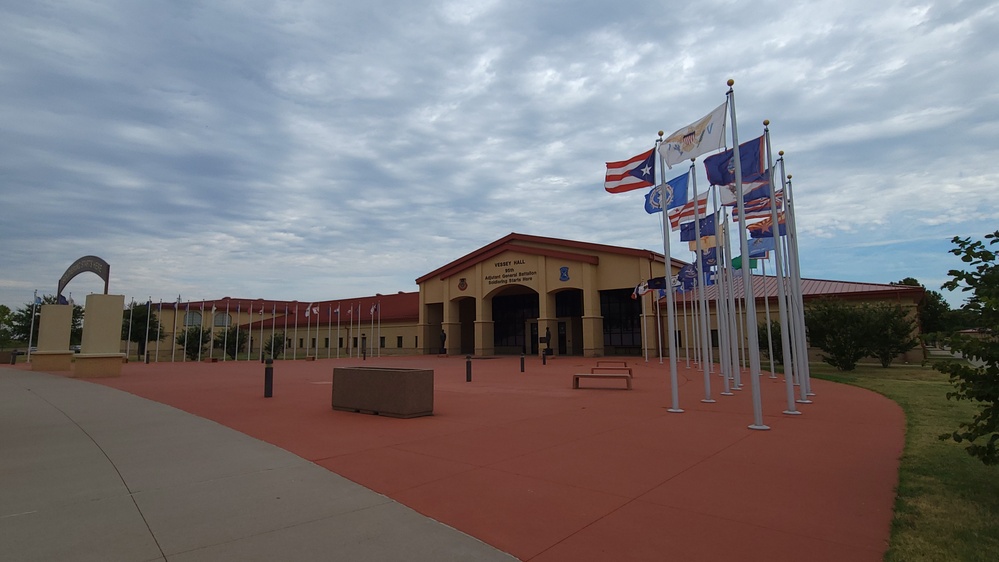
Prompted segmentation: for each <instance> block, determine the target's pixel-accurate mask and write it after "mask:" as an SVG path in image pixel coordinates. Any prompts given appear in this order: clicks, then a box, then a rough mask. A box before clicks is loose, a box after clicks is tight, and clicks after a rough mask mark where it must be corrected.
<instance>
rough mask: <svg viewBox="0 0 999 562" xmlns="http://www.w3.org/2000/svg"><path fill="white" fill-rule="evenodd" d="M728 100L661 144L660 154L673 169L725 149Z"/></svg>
mask: <svg viewBox="0 0 999 562" xmlns="http://www.w3.org/2000/svg"><path fill="white" fill-rule="evenodd" d="M726 109H728V99H726V100H725V103H723V104H721V105H719V106H718V108H717V109H715V110H714V111H712V112H711V113H709V114H707V115H705V116H704V117H701V118H700V119H698V120H697V121H694V122H693V123H691V124H690V125H687V126H686V127H682V128H680V129H678V130H677V131H676V132H674V133H673V134H672V135H670V136H668V137H666V138H665V139H663V141H662V142H661V143H659V154H661V155H662V157H663V159H664V160H665V162H666V166H668V167H670V168H672V167H673V164H679V163H680V162H683V161H684V160H689V159H691V158H697V157H698V156H700V155H702V154H704V153H706V152H711V151H712V150H718V149H720V148H724V147H725V114H726V111H725V110H726Z"/></svg>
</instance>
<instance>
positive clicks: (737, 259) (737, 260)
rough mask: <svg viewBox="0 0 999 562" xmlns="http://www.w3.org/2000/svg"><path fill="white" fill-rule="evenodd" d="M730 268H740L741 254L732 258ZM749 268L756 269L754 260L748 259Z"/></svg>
mask: <svg viewBox="0 0 999 562" xmlns="http://www.w3.org/2000/svg"><path fill="white" fill-rule="evenodd" d="M732 269H742V256H736V257H734V258H732ZM749 269H756V260H754V259H750V260H749Z"/></svg>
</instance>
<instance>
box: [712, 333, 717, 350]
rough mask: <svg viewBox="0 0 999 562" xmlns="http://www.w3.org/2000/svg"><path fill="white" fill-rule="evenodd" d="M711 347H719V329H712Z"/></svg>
mask: <svg viewBox="0 0 999 562" xmlns="http://www.w3.org/2000/svg"><path fill="white" fill-rule="evenodd" d="M711 347H718V330H711Z"/></svg>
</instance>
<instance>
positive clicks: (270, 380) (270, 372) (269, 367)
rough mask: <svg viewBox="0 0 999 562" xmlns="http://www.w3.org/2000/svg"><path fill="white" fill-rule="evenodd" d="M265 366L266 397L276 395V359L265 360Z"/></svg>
mask: <svg viewBox="0 0 999 562" xmlns="http://www.w3.org/2000/svg"><path fill="white" fill-rule="evenodd" d="M265 364H266V366H265V367H264V398H270V397H272V396H274V360H273V359H268V360H267V361H265Z"/></svg>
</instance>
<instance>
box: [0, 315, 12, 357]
mask: <svg viewBox="0 0 999 562" xmlns="http://www.w3.org/2000/svg"><path fill="white" fill-rule="evenodd" d="M10 321H11V311H10V307H9V306H7V305H5V304H0V349H7V347H8V346H9V345H10V344H11V343H12V342H13V341H14V338H13V334H14V331H13V329H12V328H11V323H10Z"/></svg>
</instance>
